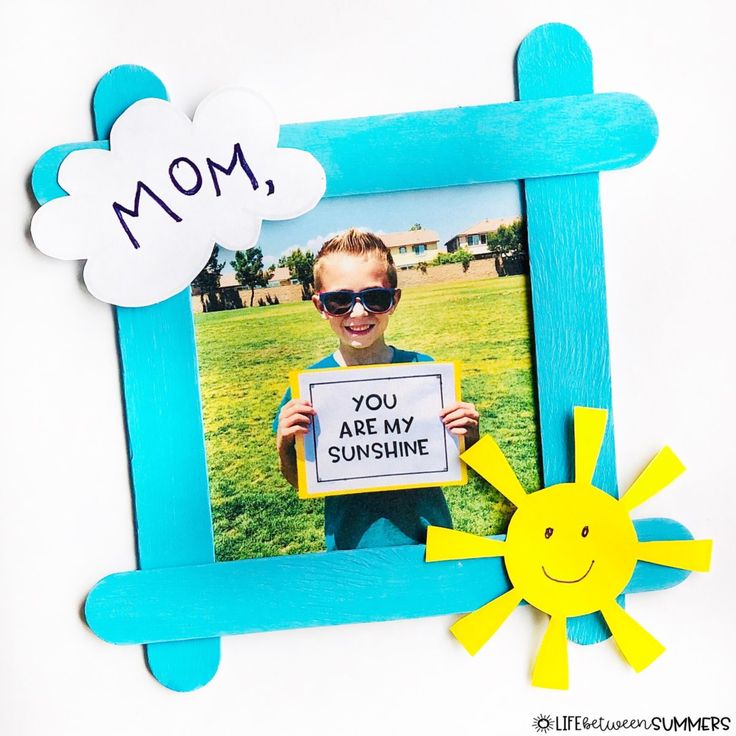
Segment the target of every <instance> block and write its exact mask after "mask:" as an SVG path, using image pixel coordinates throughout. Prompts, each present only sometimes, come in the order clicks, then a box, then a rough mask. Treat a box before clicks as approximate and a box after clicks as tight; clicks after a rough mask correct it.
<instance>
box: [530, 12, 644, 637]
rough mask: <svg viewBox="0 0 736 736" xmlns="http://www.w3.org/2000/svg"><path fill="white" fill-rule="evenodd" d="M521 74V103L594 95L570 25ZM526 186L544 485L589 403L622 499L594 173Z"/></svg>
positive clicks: (538, 40)
mask: <svg viewBox="0 0 736 736" xmlns="http://www.w3.org/2000/svg"><path fill="white" fill-rule="evenodd" d="M517 72H518V84H519V98H520V99H527V100H539V99H542V98H548V97H555V98H556V97H560V96H564V95H584V94H587V93H592V92H593V63H592V57H591V53H590V49H589V47H588V45H587V44H586V43H585V40H584V39H583V38H582V37H581V36H580V34H579V33H578V32H577V31H576V30H575V29H573V28H570V27H569V26H565V25H560V24H549V25H545V26H541V27H539V28H536V29H535V30H534V31H532V33H530V34H529V35H528V36H527V37H526V38H525V39H524V41H523V43H522V44H521V46H520V48H519V53H518V57H517ZM653 133H654V136H655V139H656V124H655V125H654V127H653ZM601 134H602V135H605V134H603V133H601ZM524 188H525V196H526V207H527V229H528V236H529V263H530V280H531V294H532V307H533V315H534V316H533V329H534V343H535V353H536V361H535V364H536V378H537V384H536V385H537V395H538V405H539V423H540V434H541V445H542V464H543V477H544V484H545V486H551V485H555V484H557V483H565V482H567V481H570V480H572V479H573V468H572V454H573V453H572V451H571V450H572V446H573V445H572V408H573V407H574V406H590V407H596V408H602V409H608V412H609V425H608V429H607V432H606V436H605V438H604V442H603V446H602V448H601V453H600V457H599V460H598V465H597V469H596V473H595V478H594V482H595V485H596V486H598V487H599V488H601V489H603V490H604V491H606V492H607V493H610V494H611V495H614V496H617V495H618V487H617V482H616V458H615V450H614V439H613V418H612V413H611V411H612V407H611V375H610V361H609V343H608V322H607V317H606V281H605V269H604V262H603V228H602V224H601V213H600V201H599V192H598V174H596V173H588V174H578V175H572V176H562V177H556V178H539V179H530V180H527V181H525V182H524ZM622 602H623V601H622ZM567 631H568V636H569V638H570V639H571V640H573V641H576V642H577V643H579V644H592V643H595V642H598V641H602V640H604V639H606V638H608V637H609V636H610V632H609V631H608V627H607V626H606V625H605V622H604V621H603V617H602V616H600V614H593V615H588V616H582V617H576V618H573V619H570V620H568V625H567Z"/></svg>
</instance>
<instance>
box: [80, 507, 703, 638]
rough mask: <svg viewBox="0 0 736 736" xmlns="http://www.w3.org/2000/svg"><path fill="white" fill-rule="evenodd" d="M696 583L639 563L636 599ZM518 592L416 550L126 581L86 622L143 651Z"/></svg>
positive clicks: (661, 535) (670, 534) (108, 581)
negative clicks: (145, 646) (148, 646)
mask: <svg viewBox="0 0 736 736" xmlns="http://www.w3.org/2000/svg"><path fill="white" fill-rule="evenodd" d="M634 524H635V527H636V530H637V535H638V537H639V539H640V540H641V541H651V540H652V539H658V540H659V539H692V536H691V535H690V533H689V532H688V530H687V529H685V527H683V526H682V525H681V524H678V523H677V522H675V521H671V520H670V519H642V520H638V521H636V522H634ZM496 538H497V539H503V538H504V537H503V536H499V537H496ZM688 575H689V573H688V572H686V571H684V570H676V569H674V568H667V567H662V566H660V565H652V564H650V563H647V562H639V563H637V566H636V569H635V571H634V575H633V576H632V579H631V581H630V582H629V585H628V586H627V591H628V592H632V593H634V592H642V591H646V590H660V589H662V588H668V587H671V586H673V585H677V584H678V583H680V582H682V581H683V580H684V579H685V578H686V577H687V576H688ZM508 588H509V582H508V579H507V577H506V573H505V570H504V566H503V562H502V561H501V559H500V558H487V559H477V560H462V561H461V562H437V563H433V564H431V565H430V564H426V563H425V562H424V545H406V546H403V547H381V548H374V549H365V550H351V551H346V552H323V553H318V554H310V555H293V556H285V557H271V558H268V559H259V560H240V561H237V562H218V563H217V564H214V565H193V566H190V567H180V568H166V569H162V570H140V571H136V572H124V573H117V574H115V575H110V576H108V577H106V578H105V579H104V580H101V581H100V582H99V583H98V584H97V585H96V586H95V587H94V588H93V589H92V591H91V592H90V594H89V597H88V598H87V605H86V608H85V615H86V617H87V623H88V624H89V626H90V628H91V629H92V630H93V631H94V632H95V634H97V636H99V637H100V638H102V639H105V640H106V641H109V642H112V643H114V644H141V643H144V642H151V641H172V640H178V639H192V638H201V637H211V636H225V635H228V634H247V633H253V632H258V631H272V630H274V629H292V628H301V627H305V626H325V625H330V624H346V623H365V622H369V621H387V620H390V619H399V618H417V617H420V616H438V615H444V614H452V613H465V612H467V611H472V610H475V609H477V608H479V607H480V606H482V605H484V604H485V603H488V601H490V600H492V599H493V598H495V597H497V596H499V595H501V594H502V593H505V592H506V591H507V590H508Z"/></svg>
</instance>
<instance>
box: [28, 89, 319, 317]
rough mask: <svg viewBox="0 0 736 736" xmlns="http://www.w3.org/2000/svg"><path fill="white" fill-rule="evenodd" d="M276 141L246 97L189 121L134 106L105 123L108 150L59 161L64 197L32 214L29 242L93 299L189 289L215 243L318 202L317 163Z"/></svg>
mask: <svg viewBox="0 0 736 736" xmlns="http://www.w3.org/2000/svg"><path fill="white" fill-rule="evenodd" d="M278 138H279V125H278V123H277V121H276V118H275V116H274V114H273V112H272V110H271V109H270V108H269V106H268V104H267V103H266V102H265V101H264V100H263V99H262V98H261V97H259V96H258V95H257V94H255V93H254V92H251V91H249V90H245V89H239V88H231V89H225V90H222V91H220V92H215V93H213V94H211V95H209V96H208V97H207V98H206V99H205V100H203V101H202V103H201V104H200V105H199V107H198V108H197V111H196V112H195V114H194V118H193V120H190V119H189V118H188V117H187V116H186V115H184V113H182V112H180V111H179V110H177V109H176V108H175V107H174V106H173V105H172V104H171V103H169V102H166V101H164V100H157V99H145V100H140V101H139V102H136V103H135V104H134V105H132V106H131V107H129V108H128V109H127V110H126V111H125V112H124V113H123V114H122V115H121V116H120V117H119V118H118V119H117V120H116V121H115V124H114V125H113V127H112V131H111V133H110V150H109V151H107V150H102V149H84V150H79V151H74V152H72V153H70V154H69V156H67V157H66V159H64V161H63V162H62V164H61V167H60V169H59V176H58V179H59V184H60V186H61V187H62V188H63V189H64V191H66V192H67V193H68V194H69V196H68V197H59V198H58V199H54V200H52V201H50V202H48V203H47V204H45V205H43V207H41V208H40V209H39V210H38V212H36V214H35V216H34V218H33V220H32V222H31V235H32V237H33V241H34V243H35V244H36V246H37V247H38V248H39V250H41V251H43V252H44V253H46V254H47V255H50V256H54V257H55V258H62V259H66V260H71V259H82V258H86V259H87V263H86V266H85V269H84V281H85V283H86V285H87V288H88V289H89V291H90V292H91V293H92V294H93V295H94V296H96V297H97V298H98V299H101V300H102V301H105V302H109V303H111V304H117V305H120V306H129V307H140V306H146V305H149V304H154V303H156V302H160V301H163V300H164V299H167V298H168V297H170V296H173V295H174V294H177V293H178V292H180V291H181V290H182V289H184V288H185V287H186V286H187V285H188V284H190V283H191V282H192V280H193V279H194V278H195V276H197V274H198V273H199V272H200V271H201V270H202V268H203V267H204V265H205V264H206V263H207V261H208V259H209V257H210V254H211V253H212V248H213V246H214V244H215V243H218V244H219V245H221V246H223V247H224V248H226V249H228V250H244V249H247V248H250V247H252V246H254V245H255V244H256V242H257V241H258V236H259V234H260V230H261V222H262V220H264V219H266V220H286V219H290V218H292V217H297V216H298V215H302V214H304V213H305V212H308V211H309V210H311V209H312V208H313V207H314V206H315V205H316V204H317V203H318V202H319V200H320V199H321V198H322V195H323V194H324V192H325V187H326V180H325V173H324V170H323V169H322V167H321V166H320V164H319V163H318V162H317V160H316V159H315V158H314V157H313V156H312V155H311V154H309V153H306V152H305V151H299V150H295V149H290V148H278V147H277V145H278Z"/></svg>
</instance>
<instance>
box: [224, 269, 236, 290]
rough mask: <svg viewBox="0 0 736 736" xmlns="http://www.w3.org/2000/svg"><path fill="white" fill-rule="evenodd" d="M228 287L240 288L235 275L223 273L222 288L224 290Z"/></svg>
mask: <svg viewBox="0 0 736 736" xmlns="http://www.w3.org/2000/svg"><path fill="white" fill-rule="evenodd" d="M228 286H240V284H239V283H238V280H237V279H236V278H235V274H234V273H223V274H222V275H221V276H220V288H221V289H223V288H225V287H228Z"/></svg>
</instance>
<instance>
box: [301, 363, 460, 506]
mask: <svg viewBox="0 0 736 736" xmlns="http://www.w3.org/2000/svg"><path fill="white" fill-rule="evenodd" d="M450 363H451V364H452V365H453V366H454V371H455V401H462V394H461V387H460V373H461V364H460V361H458V360H443V361H437V362H435V361H431V362H430V361H427V362H426V365H427V366H429V365H432V364H435V365H437V364H439V365H447V364H450ZM401 365H404V366H406V365H425V363H376V364H375V365H350V366H338V367H337V368H314V369H312V370H309V369H307V370H301V371H290V372H289V386H290V388H291V396H292V398H294V399H299V398H301V396H300V393H299V376H300V375H302V374H303V373H327V372H332V371H354V370H362V369H365V368H396V367H398V366H401ZM458 439H459V443H458V444H459V450H460V454H462V453H463V451H464V450H465V437H463V436H460V437H458ZM296 470H297V484H298V489H297V493H298V494H299V498H305V499H306V498H326V497H327V496H349V495H352V494H354V493H377V492H379V491H408V490H411V489H412V488H426V487H427V484H426V482H425V483H415V484H411V485H405V484H401V485H398V486H379V487H371V488H360V489H356V490H352V491H333V492H331V493H306V492H305V491H304V489H305V488H306V487H307V463H306V460H305V458H304V437H303V436H299V437H297V438H296ZM467 482H468V466H467V465H466V464H465V463H464V462H463V461H462V460H460V480H453V481H449V482H448V483H442V485H443V486H464V485H466V484H467Z"/></svg>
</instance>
